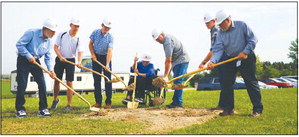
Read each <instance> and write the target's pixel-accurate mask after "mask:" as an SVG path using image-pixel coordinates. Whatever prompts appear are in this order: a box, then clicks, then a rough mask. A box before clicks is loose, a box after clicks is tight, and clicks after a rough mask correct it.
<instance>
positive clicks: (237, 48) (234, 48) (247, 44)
mask: <svg viewBox="0 0 299 137" xmlns="http://www.w3.org/2000/svg"><path fill="white" fill-rule="evenodd" d="M256 43H257V38H256V37H255V35H254V33H253V32H252V30H251V29H250V28H249V27H248V26H247V25H246V23H245V22H243V21H232V26H231V28H230V29H229V30H227V31H222V30H220V31H219V33H218V35H217V37H216V41H215V43H214V46H213V47H212V50H213V56H212V58H211V61H212V62H213V63H217V62H219V60H220V58H221V56H222V54H223V52H225V53H226V54H227V55H228V56H230V57H236V56H238V55H239V53H241V52H244V53H245V54H247V55H248V54H249V53H250V52H252V51H253V50H254V48H255V45H256Z"/></svg>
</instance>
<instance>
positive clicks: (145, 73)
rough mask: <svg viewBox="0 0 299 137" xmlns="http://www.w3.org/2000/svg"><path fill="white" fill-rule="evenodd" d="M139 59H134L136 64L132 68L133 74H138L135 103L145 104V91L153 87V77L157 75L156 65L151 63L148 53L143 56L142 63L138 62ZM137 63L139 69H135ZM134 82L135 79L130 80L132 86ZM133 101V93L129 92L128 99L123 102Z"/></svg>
mask: <svg viewBox="0 0 299 137" xmlns="http://www.w3.org/2000/svg"><path fill="white" fill-rule="evenodd" d="M138 59H139V58H137V57H135V58H134V63H133V65H132V66H131V72H132V73H133V72H134V73H136V74H137V75H138V76H137V79H136V98H135V101H137V102H140V103H143V102H144V97H145V90H146V89H147V87H148V86H151V85H152V81H153V76H154V74H155V69H154V65H153V64H152V63H150V61H151V56H150V55H149V54H147V53H145V54H143V55H142V57H141V61H140V62H137V61H138ZM136 63H137V69H134V68H135V65H136ZM133 82H134V78H133V77H132V78H130V81H129V84H128V85H130V84H132V83H133ZM130 101H132V91H129V92H128V95H127V98H126V99H124V100H123V102H130Z"/></svg>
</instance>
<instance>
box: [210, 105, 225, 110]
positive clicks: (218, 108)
mask: <svg viewBox="0 0 299 137" xmlns="http://www.w3.org/2000/svg"><path fill="white" fill-rule="evenodd" d="M210 110H211V111H216V110H223V108H222V107H219V106H218V107H215V108H210Z"/></svg>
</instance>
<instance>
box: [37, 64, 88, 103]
mask: <svg viewBox="0 0 299 137" xmlns="http://www.w3.org/2000/svg"><path fill="white" fill-rule="evenodd" d="M35 65H37V66H38V67H40V68H41V69H42V70H44V71H45V72H47V73H48V74H49V75H51V72H49V71H48V70H46V69H45V68H44V67H42V66H41V65H40V64H38V63H37V62H35ZM54 79H55V80H57V81H58V82H59V83H61V84H62V85H63V86H65V87H66V88H67V89H69V90H70V91H72V92H73V93H75V94H76V95H77V96H78V97H79V98H80V99H81V100H83V101H84V102H85V103H86V104H87V105H88V106H89V108H91V105H90V103H89V102H88V101H87V100H86V99H85V98H83V97H82V96H81V95H80V94H79V93H77V92H76V91H75V90H73V89H72V88H71V87H69V86H68V85H66V84H65V83H63V82H62V81H61V80H60V79H59V78H57V77H56V76H55V77H54Z"/></svg>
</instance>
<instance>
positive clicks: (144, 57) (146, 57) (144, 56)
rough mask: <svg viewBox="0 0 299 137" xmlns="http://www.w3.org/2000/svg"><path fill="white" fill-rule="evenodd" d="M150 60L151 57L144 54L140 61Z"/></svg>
mask: <svg viewBox="0 0 299 137" xmlns="http://www.w3.org/2000/svg"><path fill="white" fill-rule="evenodd" d="M151 59H152V57H151V55H149V54H147V53H144V54H143V55H142V57H141V60H142V61H151Z"/></svg>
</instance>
